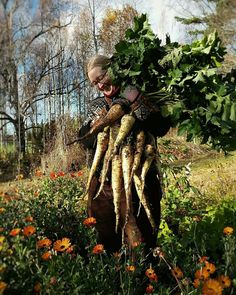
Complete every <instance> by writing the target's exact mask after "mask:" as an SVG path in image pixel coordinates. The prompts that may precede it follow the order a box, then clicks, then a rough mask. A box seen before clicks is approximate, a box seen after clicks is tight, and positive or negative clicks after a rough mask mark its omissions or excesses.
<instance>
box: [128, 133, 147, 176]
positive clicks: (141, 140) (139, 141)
mask: <svg viewBox="0 0 236 295" xmlns="http://www.w3.org/2000/svg"><path fill="white" fill-rule="evenodd" d="M144 145H145V133H144V131H143V130H140V131H139V132H138V133H137V136H136V142H135V152H134V160H133V167H132V171H131V179H132V178H133V175H134V173H135V172H136V171H137V169H138V168H139V166H140V162H141V157H142V153H143V150H144Z"/></svg>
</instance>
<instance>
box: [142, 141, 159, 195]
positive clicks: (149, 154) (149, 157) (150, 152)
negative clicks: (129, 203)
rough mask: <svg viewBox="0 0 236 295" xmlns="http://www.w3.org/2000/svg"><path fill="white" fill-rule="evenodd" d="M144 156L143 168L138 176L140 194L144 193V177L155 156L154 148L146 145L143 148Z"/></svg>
mask: <svg viewBox="0 0 236 295" xmlns="http://www.w3.org/2000/svg"><path fill="white" fill-rule="evenodd" d="M144 155H145V160H144V163H143V166H142V169H141V175H140V180H141V191H142V192H143V191H144V186H145V178H146V175H147V173H148V171H149V168H150V167H151V164H152V162H153V160H154V159H155V156H156V149H155V147H154V146H152V145H151V144H147V145H146V147H145V151H144Z"/></svg>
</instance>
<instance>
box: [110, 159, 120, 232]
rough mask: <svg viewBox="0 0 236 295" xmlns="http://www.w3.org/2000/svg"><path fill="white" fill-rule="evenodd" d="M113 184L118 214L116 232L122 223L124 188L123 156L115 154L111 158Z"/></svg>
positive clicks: (115, 206)
mask: <svg viewBox="0 0 236 295" xmlns="http://www.w3.org/2000/svg"><path fill="white" fill-rule="evenodd" d="M111 161H112V162H111V186H112V192H113V203H114V211H115V215H116V232H117V231H118V226H119V223H120V202H121V195H122V189H123V177H122V162H121V156H120V155H115V156H114V157H113V158H112V160H111Z"/></svg>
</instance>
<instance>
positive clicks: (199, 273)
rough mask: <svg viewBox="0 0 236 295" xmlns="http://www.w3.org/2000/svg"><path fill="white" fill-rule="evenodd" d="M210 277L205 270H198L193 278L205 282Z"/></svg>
mask: <svg viewBox="0 0 236 295" xmlns="http://www.w3.org/2000/svg"><path fill="white" fill-rule="evenodd" d="M209 276H210V273H209V272H208V271H207V270H206V268H201V269H198V270H197V271H196V272H195V278H196V279H200V280H206V279H207V278H208V277H209Z"/></svg>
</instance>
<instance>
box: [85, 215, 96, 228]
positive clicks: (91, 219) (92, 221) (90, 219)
mask: <svg viewBox="0 0 236 295" xmlns="http://www.w3.org/2000/svg"><path fill="white" fill-rule="evenodd" d="M96 223H97V221H96V218H94V217H88V218H86V219H85V220H84V222H83V224H84V225H85V226H93V225H95V224H96Z"/></svg>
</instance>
